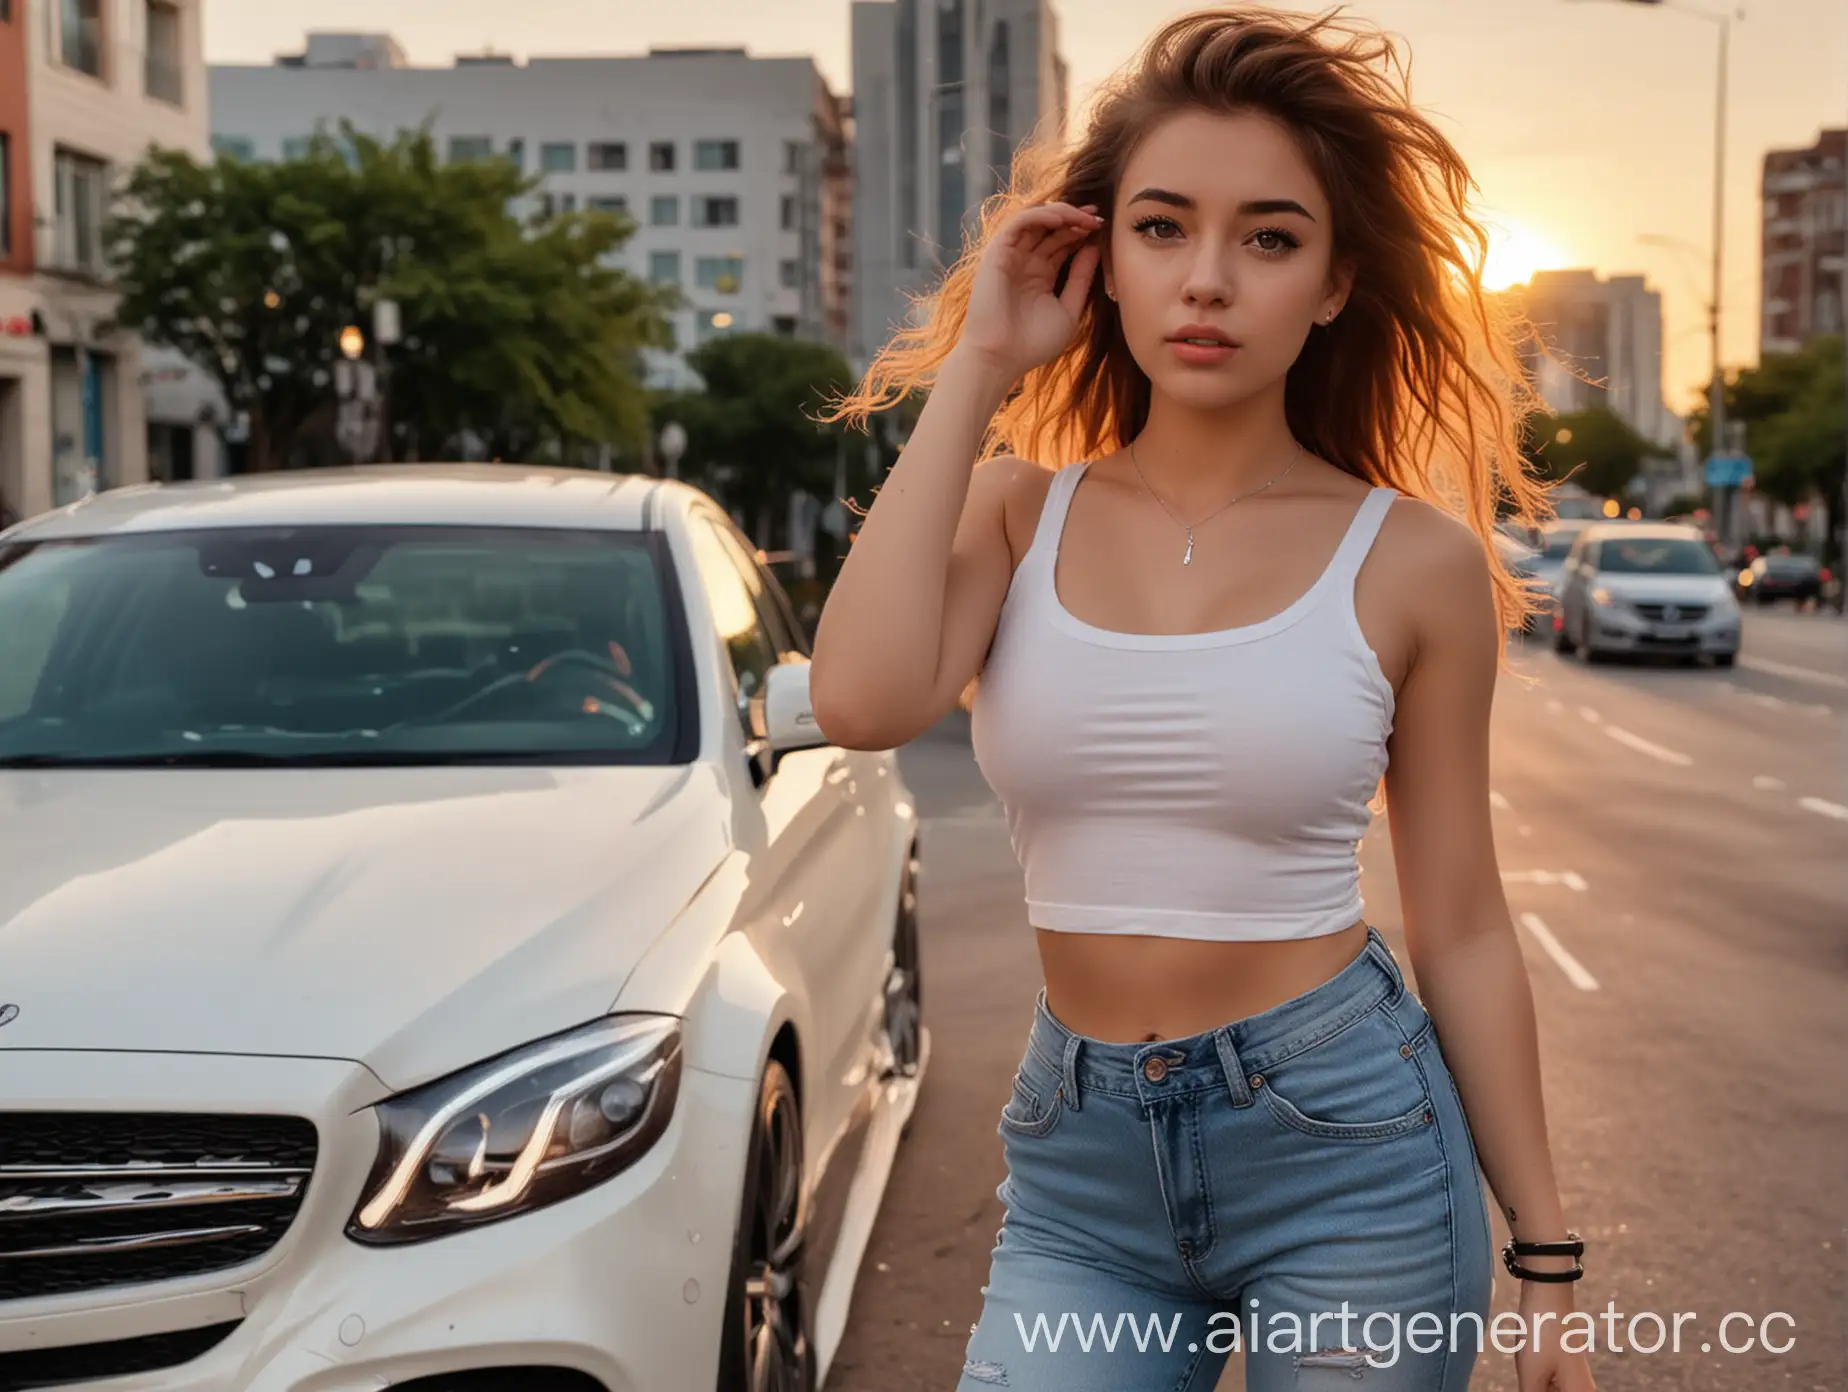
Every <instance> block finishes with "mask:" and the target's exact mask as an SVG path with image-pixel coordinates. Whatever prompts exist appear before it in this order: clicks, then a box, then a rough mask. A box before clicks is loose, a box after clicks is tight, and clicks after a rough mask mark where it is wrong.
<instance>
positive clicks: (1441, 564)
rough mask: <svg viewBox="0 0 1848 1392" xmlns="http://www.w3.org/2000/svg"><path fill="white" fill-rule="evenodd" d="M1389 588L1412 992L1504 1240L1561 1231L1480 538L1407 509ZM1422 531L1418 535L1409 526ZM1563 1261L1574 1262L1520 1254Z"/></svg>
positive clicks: (1390, 789) (1392, 778)
mask: <svg viewBox="0 0 1848 1392" xmlns="http://www.w3.org/2000/svg"><path fill="white" fill-rule="evenodd" d="M1394 513H1395V514H1401V513H1402V514H1404V515H1403V516H1402V517H1398V518H1396V520H1400V521H1402V522H1403V523H1404V524H1405V526H1406V532H1405V534H1404V536H1403V538H1402V541H1403V544H1402V545H1401V546H1399V547H1397V548H1395V551H1396V554H1397V555H1398V556H1399V557H1401V558H1403V565H1402V568H1401V569H1400V571H1399V573H1398V574H1396V575H1395V576H1394V577H1393V583H1394V586H1395V588H1397V587H1399V586H1403V587H1404V588H1405V592H1406V593H1410V594H1415V595H1416V596H1417V602H1418V605H1419V609H1420V613H1419V616H1418V619H1417V622H1416V624H1415V631H1416V635H1417V636H1416V644H1417V648H1416V652H1415V654H1414V656H1413V658H1412V663H1411V666H1410V669H1409V670H1408V672H1407V674H1406V677H1405V680H1404V682H1403V687H1402V690H1401V691H1400V693H1399V698H1398V701H1397V703H1396V711H1395V714H1394V720H1393V735H1392V746H1391V753H1392V761H1391V765H1390V768H1389V770H1388V773H1387V777H1386V792H1387V816H1388V819H1389V821H1390V824H1391V828H1392V849H1393V860H1394V864H1395V867H1396V870H1397V874H1398V881H1399V892H1400V902H1401V905H1402V909H1403V913H1404V918H1405V936H1406V945H1407V948H1408V950H1409V952H1410V955H1411V959H1412V968H1413V971H1414V972H1415V973H1416V975H1417V979H1418V989H1419V994H1420V996H1421V998H1422V999H1423V1000H1424V1002H1425V1005H1426V1008H1427V1009H1428V1010H1429V1011H1430V1014H1431V1018H1432V1021H1433V1023H1434V1025H1435V1027H1436V1030H1437V1035H1438V1041H1439V1044H1440V1045H1441V1047H1442V1048H1443V1051H1444V1059H1445V1062H1446V1063H1447V1064H1449V1066H1450V1071H1451V1074H1452V1076H1453V1077H1455V1079H1456V1083H1457V1091H1458V1093H1459V1094H1460V1095H1461V1097H1462V1099H1463V1106H1464V1110H1465V1112H1466V1113H1467V1114H1468V1117H1469V1122H1470V1128H1471V1131H1472V1132H1473V1133H1474V1136H1475V1138H1476V1147H1477V1151H1478V1153H1479V1155H1480V1157H1481V1162H1482V1170H1483V1173H1484V1175H1485V1176H1486V1177H1487V1178H1488V1181H1489V1185H1490V1187H1491V1188H1492V1189H1493V1190H1494V1192H1495V1197H1496V1200H1497V1202H1498V1203H1499V1205H1500V1207H1501V1210H1502V1214H1503V1217H1504V1218H1505V1219H1506V1220H1507V1222H1508V1226H1509V1229H1510V1231H1512V1232H1513V1234H1514V1235H1515V1236H1516V1237H1517V1238H1520V1239H1522V1240H1524V1241H1550V1240H1556V1239H1559V1238H1563V1237H1564V1236H1565V1227H1566V1224H1565V1215H1564V1212H1563V1209H1562V1205H1561V1201H1560V1196H1559V1188H1558V1183H1557V1180H1556V1178H1555V1173H1554V1167H1553V1158H1552V1155H1551V1153H1550V1150H1549V1148H1548V1142H1547V1124H1546V1109H1545V1105H1544V1102H1543V1100H1542V1095H1541V1078H1540V1054H1539V1044H1538V1029H1537V1023H1536V1019H1535V1014H1534V1003H1533V994H1532V990H1531V987H1530V985H1529V982H1528V977H1527V968H1526V963H1525V960H1524V958H1523V956H1522V953H1521V945H1520V942H1519V940H1518V939H1517V938H1516V936H1515V930H1514V922H1513V918H1512V916H1511V915H1510V913H1509V911H1508V902H1507V898H1506V896H1505V894H1504V893H1503V891H1502V884H1501V872H1500V867H1499V865H1498V862H1497V860H1496V854H1495V840H1494V832H1493V828H1492V826H1491V823H1490V816H1489V716H1490V709H1491V706H1492V703H1493V699H1494V693H1495V683H1496V678H1497V675H1498V667H1497V646H1496V642H1497V633H1496V630H1497V627H1498V625H1499V623H1500V618H1499V616H1498V614H1497V612H1496V609H1495V601H1494V592H1493V589H1492V585H1491V580H1490V574H1489V567H1488V561H1487V558H1486V557H1485V556H1484V555H1483V551H1482V544H1481V542H1480V541H1478V540H1477V538H1476V537H1475V535H1474V534H1473V533H1471V532H1470V531H1469V529H1468V528H1466V527H1465V526H1463V525H1462V524H1461V523H1459V522H1457V521H1456V520H1454V519H1452V518H1450V517H1448V516H1446V515H1444V514H1443V513H1441V512H1439V511H1438V510H1436V509H1434V508H1429V507H1425V506H1422V505H1417V504H1405V503H1402V504H1400V505H1399V506H1398V507H1395V508H1394ZM1414 532H1415V533H1420V534H1421V535H1413V533H1414ZM1524 1260H1526V1262H1527V1264H1528V1265H1530V1266H1533V1267H1536V1268H1544V1267H1547V1266H1549V1265H1551V1266H1555V1267H1565V1268H1569V1267H1570V1266H1571V1261H1570V1259H1569V1258H1547V1257H1531V1258H1526V1259H1524ZM1522 1299H1523V1301H1524V1302H1526V1303H1528V1304H1533V1303H1536V1302H1556V1303H1557V1306H1558V1308H1562V1309H1570V1308H1571V1306H1572V1294H1571V1286H1570V1285H1565V1284H1554V1285H1543V1286H1536V1285H1534V1284H1532V1283H1527V1282H1524V1283H1523V1284H1522Z"/></svg>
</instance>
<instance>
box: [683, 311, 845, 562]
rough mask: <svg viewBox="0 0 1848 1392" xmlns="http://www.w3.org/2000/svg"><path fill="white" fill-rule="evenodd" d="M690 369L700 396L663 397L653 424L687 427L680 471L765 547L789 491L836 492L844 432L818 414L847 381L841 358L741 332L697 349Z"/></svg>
mask: <svg viewBox="0 0 1848 1392" xmlns="http://www.w3.org/2000/svg"><path fill="white" fill-rule="evenodd" d="M687 364H688V366H690V367H691V368H692V369H693V370H694V371H695V372H697V373H698V374H699V376H700V378H701V380H702V381H703V383H704V390H703V391H696V392H672V393H662V394H661V395H660V396H659V397H657V399H656V401H655V410H654V417H655V422H656V428H657V429H659V427H660V425H662V424H664V423H665V422H667V421H669V420H677V421H679V422H680V424H681V425H682V426H684V427H685V428H686V432H687V452H686V458H685V459H684V460H683V461H682V464H681V472H682V474H683V475H685V476H686V477H688V478H692V479H697V480H698V481H699V482H700V483H701V484H702V485H704V486H705V487H707V488H709V489H710V490H711V491H712V492H714V493H715V494H717V495H718V496H719V497H720V498H721V499H722V500H723V501H724V502H725V503H726V505H727V506H729V507H732V508H735V509H736V510H737V511H738V512H739V513H741V514H742V515H743V517H744V519H745V523H746V526H747V528H749V529H750V530H751V531H752V534H753V535H754V537H755V538H756V540H757V543H758V545H760V546H763V545H767V544H768V542H769V540H770V538H771V535H772V531H773V529H774V527H775V525H776V519H777V518H778V516H780V515H781V511H782V509H783V508H784V507H785V506H786V505H787V503H788V499H789V496H790V494H792V493H794V492H796V491H798V490H804V491H807V492H811V493H815V494H817V495H819V496H822V497H826V496H828V495H829V494H830V492H831V491H832V489H833V487H834V478H835V465H836V458H837V452H838V450H839V449H840V447H841V444H842V435H843V431H842V429H841V427H839V426H832V425H823V424H820V423H819V422H817V420H816V419H815V417H816V416H818V415H819V414H820V413H821V410H822V408H823V407H824V406H825V405H826V403H827V400H828V399H829V398H830V397H831V396H833V395H834V394H836V393H838V392H842V391H845V390H846V389H847V388H848V387H849V386H850V385H851V376H850V373H849V370H848V367H847V362H846V360H845V359H844V358H842V357H841V355H840V354H839V353H838V352H836V351H835V350H834V349H833V348H830V347H829V346H827V345H826V344H823V343H812V342H809V341H807V340H803V339H793V338H783V337H780V336H776V335H772V334H750V333H741V334H728V335H725V336H724V337H721V338H715V339H712V340H711V341H709V342H707V343H703V344H701V345H700V346H699V347H698V348H695V349H694V350H693V351H692V352H691V353H689V354H688V355H687ZM848 448H850V449H852V448H854V445H853V444H851V443H850V444H849V445H848Z"/></svg>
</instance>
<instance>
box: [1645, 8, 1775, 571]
mask: <svg viewBox="0 0 1848 1392" xmlns="http://www.w3.org/2000/svg"><path fill="white" fill-rule="evenodd" d="M1617 3H1620V4H1626V5H1650V6H1654V7H1656V8H1658V9H1666V10H1679V11H1680V12H1681V13H1682V14H1688V15H1693V16H1695V17H1696V18H1698V19H1705V20H1710V21H1712V22H1713V23H1714V24H1716V25H1718V26H1719V30H1720V48H1719V67H1718V76H1717V82H1716V85H1715V88H1714V103H1713V293H1712V296H1711V297H1710V299H1709V302H1708V305H1707V339H1708V344H1709V352H1710V356H1711V358H1712V371H1711V373H1710V374H1709V376H1708V381H1707V416H1708V420H1709V422H1710V423H1711V434H1712V442H1711V447H1710V450H1711V453H1713V454H1716V455H1722V454H1725V453H1727V448H1726V445H1727V440H1726V378H1725V375H1724V372H1723V371H1722V369H1721V367H1720V287H1721V283H1722V282H1721V271H1722V268H1723V266H1724V263H1725V256H1724V248H1725V233H1726V68H1727V50H1728V48H1729V47H1730V45H1731V42H1732V22H1733V20H1735V19H1744V18H1745V11H1744V9H1743V8H1740V9H1734V10H1731V11H1722V10H1704V9H1701V8H1700V7H1699V6H1696V5H1686V4H1676V3H1674V0H1617ZM1715 492H1716V493H1719V494H1720V496H1718V497H1716V498H1715V499H1714V511H1715V512H1716V513H1717V514H1718V527H1717V530H1718V532H1719V537H1720V540H1721V542H1722V543H1724V542H1726V541H1728V540H1729V532H1730V529H1731V522H1732V513H1733V508H1732V495H1733V492H1734V490H1732V489H1730V488H1729V489H1726V490H1724V491H1723V492H1722V491H1721V490H1720V489H1719V488H1716V489H1715Z"/></svg>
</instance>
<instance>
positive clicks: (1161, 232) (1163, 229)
mask: <svg viewBox="0 0 1848 1392" xmlns="http://www.w3.org/2000/svg"><path fill="white" fill-rule="evenodd" d="M1180 230H1181V225H1180V224H1179V223H1178V222H1176V221H1175V220H1174V219H1173V218H1165V217H1151V218H1144V219H1143V220H1142V221H1141V222H1139V223H1137V224H1136V231H1138V232H1140V233H1142V234H1143V235H1144V236H1145V237H1148V238H1150V239H1151V240H1152V241H1157V242H1167V241H1172V240H1173V237H1171V236H1169V235H1168V234H1169V233H1174V234H1177V235H1178V234H1179V232H1180Z"/></svg>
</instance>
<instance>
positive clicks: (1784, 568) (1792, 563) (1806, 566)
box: [1765, 556, 1817, 575]
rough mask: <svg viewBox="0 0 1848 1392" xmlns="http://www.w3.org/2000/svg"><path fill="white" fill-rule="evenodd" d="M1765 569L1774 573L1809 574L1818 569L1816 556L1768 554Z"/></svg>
mask: <svg viewBox="0 0 1848 1392" xmlns="http://www.w3.org/2000/svg"><path fill="white" fill-rule="evenodd" d="M1765 569H1766V570H1768V571H1770V572H1771V573H1772V574H1774V575H1809V574H1811V573H1813V572H1814V571H1815V570H1816V569H1817V565H1816V558H1815V557H1814V556H1766V557H1765Z"/></svg>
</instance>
